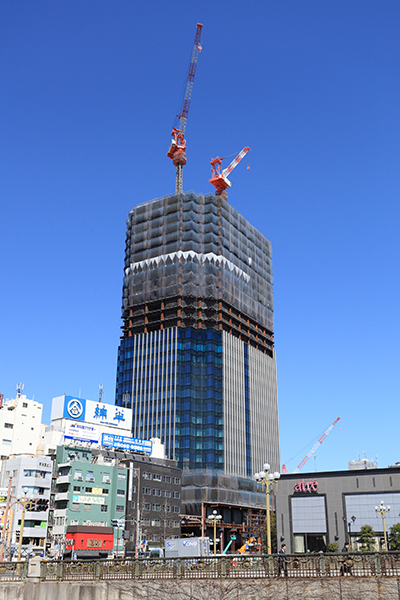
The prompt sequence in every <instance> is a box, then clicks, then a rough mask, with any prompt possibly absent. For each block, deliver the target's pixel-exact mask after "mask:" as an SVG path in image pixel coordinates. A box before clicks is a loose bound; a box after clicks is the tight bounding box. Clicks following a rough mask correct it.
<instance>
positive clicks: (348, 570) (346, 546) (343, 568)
mask: <svg viewBox="0 0 400 600" xmlns="http://www.w3.org/2000/svg"><path fill="white" fill-rule="evenodd" d="M348 552H349V542H345V543H344V546H343V548H342V554H348ZM348 561H349V559H348V558H343V562H342V566H341V567H340V575H344V574H345V573H349V574H350V575H351V566H350V565H348V564H346V563H347V562H348Z"/></svg>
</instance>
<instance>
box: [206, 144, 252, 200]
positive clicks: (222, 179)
mask: <svg viewBox="0 0 400 600" xmlns="http://www.w3.org/2000/svg"><path fill="white" fill-rule="evenodd" d="M249 150H250V148H248V147H247V146H246V147H245V148H243V150H241V151H240V152H239V154H238V155H237V156H236V158H234V159H233V161H232V162H231V164H230V165H228V166H227V167H226V169H224V170H222V167H221V162H222V161H223V160H224V159H223V158H219V156H217V158H213V159H212V161H211V179H209V183H212V184H213V186H214V187H216V188H217V191H216V192H215V195H216V196H223V198H224V200H226V199H227V197H228V194H227V192H226V191H225V190H226V188H230V187H231V185H232V184H231V182H230V181H229V179H228V175H229V173H231V172H232V171H233V169H234V168H235V167H236V166H237V165H238V164H239V163H240V161H241V160H242V158H244V157H245V156H246V154H247V153H248V151H249Z"/></svg>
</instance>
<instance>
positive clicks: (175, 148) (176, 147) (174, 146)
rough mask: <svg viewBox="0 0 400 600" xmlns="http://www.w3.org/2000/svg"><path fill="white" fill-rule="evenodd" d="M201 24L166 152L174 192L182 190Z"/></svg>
mask: <svg viewBox="0 0 400 600" xmlns="http://www.w3.org/2000/svg"><path fill="white" fill-rule="evenodd" d="M202 28H203V25H202V24H201V23H197V29H196V37H195V39H194V44H193V49H192V55H191V59H190V65H189V74H188V77H187V80H186V88H185V95H184V98H183V103H182V107H181V110H180V113H179V114H178V115H177V117H176V118H177V119H179V127H175V126H174V127H173V128H172V133H171V143H170V146H169V149H168V152H167V156H168V158H171V159H172V161H173V163H174V165H175V167H176V186H175V193H177V194H178V193H179V192H181V191H182V187H183V166H184V165H186V140H185V130H186V123H187V118H188V114H189V108H190V101H191V98H192V91H193V82H194V76H195V74H196V67H197V59H198V57H199V52H201V49H202V48H201V30H202Z"/></svg>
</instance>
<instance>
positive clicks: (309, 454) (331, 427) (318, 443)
mask: <svg viewBox="0 0 400 600" xmlns="http://www.w3.org/2000/svg"><path fill="white" fill-rule="evenodd" d="M339 420H340V417H338V418H337V419H336V421H334V422H333V423H332V425H330V426H329V427H328V429H327V430H326V431H325V432H324V433H323V434H322V435H321V437H320V438H319V440H318V441H317V442H316V443H315V444H314V446H313V447H312V448H311V450H310V452H309V453H308V454H307V455H306V456H305V457H304V458H303V460H302V461H301V463H300V464H299V465H298V466H297V467H296V468H295V470H294V471H293V473H298V472H299V471H300V470H301V469H302V468H303V467H304V465H305V464H306V462H307V461H308V459H309V458H310V457H311V456H312V455H313V454H314V452H315V451H316V450H317V448H318V447H319V446H320V445H321V444H322V442H323V441H324V439H325V438H326V437H327V436H328V435H329V434H330V432H331V431H332V429H333V428H334V427H335V425H336V423H337V422H338V421H339ZM282 472H283V473H285V474H288V473H289V471H288V470H287V468H286V466H285V465H282Z"/></svg>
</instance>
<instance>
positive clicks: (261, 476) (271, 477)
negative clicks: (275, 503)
mask: <svg viewBox="0 0 400 600" xmlns="http://www.w3.org/2000/svg"><path fill="white" fill-rule="evenodd" d="M269 470H270V465H269V464H268V463H265V465H264V471H260V472H259V473H256V474H255V475H254V479H255V480H256V482H257V487H258V484H259V483H261V485H262V486H263V487H264V488H265V505H266V510H267V552H268V554H271V550H272V548H271V515H270V500H269V489H270V488H272V489H273V488H274V484H276V489H278V479H279V478H280V476H281V474H280V473H278V472H277V471H275V473H270V472H269Z"/></svg>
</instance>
